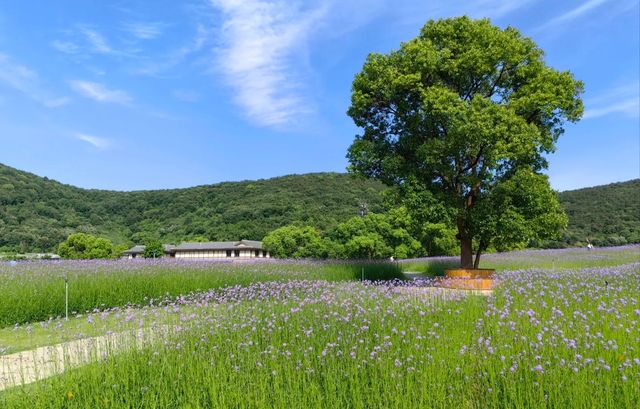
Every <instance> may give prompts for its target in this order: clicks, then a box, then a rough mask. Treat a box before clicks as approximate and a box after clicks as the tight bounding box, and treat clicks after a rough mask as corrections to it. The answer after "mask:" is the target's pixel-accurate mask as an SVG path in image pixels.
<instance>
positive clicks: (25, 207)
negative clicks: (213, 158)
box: [0, 165, 384, 253]
mask: <svg viewBox="0 0 640 409" xmlns="http://www.w3.org/2000/svg"><path fill="white" fill-rule="evenodd" d="M383 189H384V186H383V185H382V184H380V183H378V182H372V181H364V180H358V179H356V178H353V177H351V176H349V175H345V174H337V173H315V174H306V175H290V176H283V177H278V178H273V179H266V180H257V181H246V182H229V183H219V184H216V185H208V186H197V187H193V188H188V189H168V190H150V191H137V192H114V191H105V190H85V189H79V188H76V187H73V186H69V185H64V184H61V183H58V182H55V181H52V180H49V179H47V178H41V177H38V176H35V175H33V174H30V173H27V172H21V171H18V170H16V169H13V168H10V167H8V166H4V165H0V252H2V251H6V252H20V253H25V252H28V251H52V250H54V249H55V248H56V247H57V246H58V244H59V243H60V242H61V241H63V240H64V239H65V238H66V237H67V236H68V235H69V234H71V233H76V232H81V233H87V234H92V235H98V236H102V237H106V238H109V239H110V240H111V241H112V242H114V243H115V244H125V245H131V244H140V243H146V242H148V241H150V240H160V241H162V242H163V243H176V242H181V241H187V240H196V239H199V240H204V241H207V240H240V239H249V240H251V239H254V240H261V239H262V238H263V237H264V236H265V235H266V234H267V233H268V232H270V231H272V230H274V229H276V228H278V227H282V226H285V225H288V224H291V223H293V222H297V223H301V224H304V225H309V226H313V227H315V228H316V229H318V230H320V231H322V232H326V231H328V230H330V229H332V228H333V227H335V226H336V225H337V224H338V223H340V222H343V221H345V220H347V219H348V218H349V217H351V216H354V215H357V214H358V210H359V205H360V203H362V202H366V203H368V205H369V209H370V210H371V211H374V212H380V211H382V210H383V209H382V199H381V196H380V193H381V191H382V190H383Z"/></svg>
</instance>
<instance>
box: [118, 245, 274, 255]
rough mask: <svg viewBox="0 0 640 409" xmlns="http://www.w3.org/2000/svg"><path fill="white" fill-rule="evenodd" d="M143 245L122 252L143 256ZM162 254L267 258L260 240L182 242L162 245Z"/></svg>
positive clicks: (267, 253)
mask: <svg viewBox="0 0 640 409" xmlns="http://www.w3.org/2000/svg"><path fill="white" fill-rule="evenodd" d="M144 249H145V246H141V245H138V246H133V247H131V248H130V249H129V250H126V251H124V252H123V255H124V257H125V258H129V259H132V258H140V257H144ZM164 256H165V257H175V258H184V259H201V258H212V259H223V258H230V259H248V258H269V257H270V255H269V252H268V251H266V250H264V249H263V248H262V242H261V241H254V240H240V241H210V242H205V243H182V244H180V245H178V246H173V245H170V244H165V245H164Z"/></svg>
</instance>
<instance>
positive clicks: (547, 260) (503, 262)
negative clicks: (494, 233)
mask: <svg viewBox="0 0 640 409" xmlns="http://www.w3.org/2000/svg"><path fill="white" fill-rule="evenodd" d="M480 260H481V261H480V268H493V269H495V270H496V271H497V272H498V273H500V272H502V271H511V270H522V269H528V268H537V269H541V268H545V269H567V268H571V269H576V268H585V267H610V266H616V265H620V264H626V263H633V262H637V261H640V246H639V245H637V244H636V245H629V246H619V247H603V248H595V249H593V250H588V249H587V248H570V249H557V250H522V251H512V252H508V253H489V254H484V255H482V257H481V258H480ZM459 264H460V259H459V257H425V258H416V259H409V260H401V261H400V265H401V266H402V270H403V271H414V272H421V273H423V274H424V275H426V276H437V275H443V274H444V270H445V269H447V268H456V267H458V266H459Z"/></svg>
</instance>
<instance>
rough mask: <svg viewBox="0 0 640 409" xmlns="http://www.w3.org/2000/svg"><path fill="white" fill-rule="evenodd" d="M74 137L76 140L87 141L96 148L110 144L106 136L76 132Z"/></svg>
mask: <svg viewBox="0 0 640 409" xmlns="http://www.w3.org/2000/svg"><path fill="white" fill-rule="evenodd" d="M74 137H75V138H76V139H78V140H81V141H84V142H87V143H88V144H90V145H93V146H94V147H95V148H97V149H101V150H102V149H106V148H108V147H109V146H110V145H111V141H109V140H108V139H106V138H100V137H97V136H93V135H87V134H83V133H77V134H75V135H74Z"/></svg>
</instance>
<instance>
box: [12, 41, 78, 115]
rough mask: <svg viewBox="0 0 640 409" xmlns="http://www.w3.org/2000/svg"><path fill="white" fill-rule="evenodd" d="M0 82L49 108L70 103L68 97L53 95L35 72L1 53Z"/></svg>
mask: <svg viewBox="0 0 640 409" xmlns="http://www.w3.org/2000/svg"><path fill="white" fill-rule="evenodd" d="M0 82H2V83H4V84H6V85H8V86H9V87H11V88H13V89H15V90H17V91H19V92H21V93H23V94H24V95H26V96H27V97H29V98H31V99H33V100H34V101H37V102H38V103H40V104H42V105H44V106H46V107H49V108H56V107H60V106H63V105H66V104H67V103H69V101H70V99H69V98H67V97H59V96H55V95H53V94H52V93H51V92H50V91H48V90H47V89H46V88H45V87H44V86H43V85H42V84H41V80H40V78H39V76H38V74H37V73H36V72H35V71H33V70H31V69H29V68H27V67H26V66H24V65H22V64H19V63H17V62H15V61H13V60H12V59H11V58H10V57H9V56H8V55H6V54H2V53H0Z"/></svg>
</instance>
